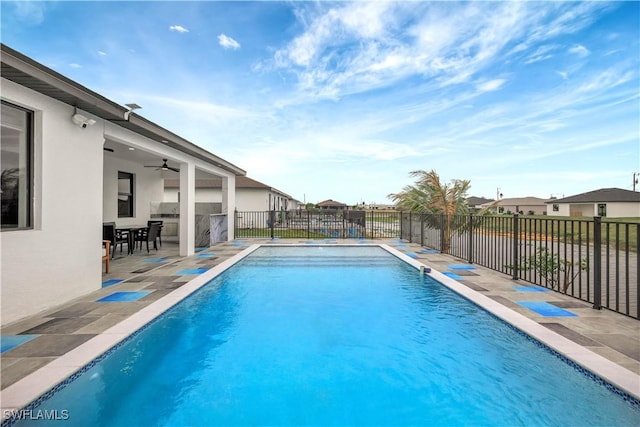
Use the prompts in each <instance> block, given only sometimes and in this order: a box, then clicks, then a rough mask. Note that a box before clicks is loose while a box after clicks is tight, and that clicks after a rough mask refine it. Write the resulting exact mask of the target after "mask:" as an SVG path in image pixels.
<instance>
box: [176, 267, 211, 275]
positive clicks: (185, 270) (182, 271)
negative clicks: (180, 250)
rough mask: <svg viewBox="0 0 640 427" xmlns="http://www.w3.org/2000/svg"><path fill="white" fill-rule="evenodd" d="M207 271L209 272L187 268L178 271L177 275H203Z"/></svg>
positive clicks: (204, 269) (205, 269) (202, 269)
mask: <svg viewBox="0 0 640 427" xmlns="http://www.w3.org/2000/svg"><path fill="white" fill-rule="evenodd" d="M207 270H209V269H208V268H185V269H183V270H180V271H178V272H177V273H176V274H177V275H180V276H182V275H185V274H202V273H206V272H207Z"/></svg>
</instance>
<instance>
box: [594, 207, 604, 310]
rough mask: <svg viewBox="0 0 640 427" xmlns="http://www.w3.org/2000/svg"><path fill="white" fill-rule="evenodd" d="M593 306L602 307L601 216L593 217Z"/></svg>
mask: <svg viewBox="0 0 640 427" xmlns="http://www.w3.org/2000/svg"><path fill="white" fill-rule="evenodd" d="M593 308H594V309H595V310H600V309H601V308H602V217H600V216H594V217H593Z"/></svg>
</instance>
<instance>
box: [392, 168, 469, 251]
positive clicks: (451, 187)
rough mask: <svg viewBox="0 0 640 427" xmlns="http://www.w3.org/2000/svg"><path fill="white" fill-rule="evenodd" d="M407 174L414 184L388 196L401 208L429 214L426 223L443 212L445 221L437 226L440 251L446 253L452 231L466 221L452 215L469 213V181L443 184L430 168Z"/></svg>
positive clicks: (436, 218) (437, 218) (436, 219)
mask: <svg viewBox="0 0 640 427" xmlns="http://www.w3.org/2000/svg"><path fill="white" fill-rule="evenodd" d="M409 176H411V177H413V178H416V182H415V184H414V185H407V186H405V187H404V188H403V189H402V191H401V192H399V193H391V194H389V195H388V197H389V198H390V199H391V200H393V201H394V202H395V204H396V207H397V208H398V209H400V210H402V211H409V212H412V213H420V214H423V213H427V214H432V215H428V216H427V218H428V220H430V222H435V223H438V222H440V218H439V216H440V214H442V215H444V218H445V221H444V223H443V224H442V225H441V226H442V227H443V228H444V233H443V242H442V250H443V252H448V251H449V247H450V242H451V237H452V235H453V232H454V231H455V230H456V229H458V228H460V227H461V226H464V225H465V224H466V222H465V221H456V222H455V223H454V222H453V221H454V217H455V215H465V214H467V213H468V212H469V207H468V205H467V191H469V188H470V187H471V182H470V181H468V180H460V179H454V180H452V181H451V182H450V183H449V184H443V183H442V182H440V176H439V175H438V174H437V173H436V171H434V170H431V171H429V172H426V171H423V170H417V171H413V172H411V173H410V174H409ZM434 225H435V224H434Z"/></svg>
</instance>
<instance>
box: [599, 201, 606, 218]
mask: <svg viewBox="0 0 640 427" xmlns="http://www.w3.org/2000/svg"><path fill="white" fill-rule="evenodd" d="M598 216H607V204H606V203H598Z"/></svg>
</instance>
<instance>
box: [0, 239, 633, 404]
mask: <svg viewBox="0 0 640 427" xmlns="http://www.w3.org/2000/svg"><path fill="white" fill-rule="evenodd" d="M365 242H366V243H375V244H385V245H388V246H389V247H390V248H392V249H393V250H395V251H397V252H398V253H400V254H402V255H401V256H404V257H406V260H407V261H408V262H411V263H412V264H413V265H415V266H417V267H418V266H420V265H425V266H427V267H431V268H432V269H433V270H434V272H433V275H434V277H435V278H436V279H437V280H440V281H441V282H443V283H445V282H446V283H445V284H447V285H449V286H451V287H454V288H455V287H457V288H458V289H457V291H458V292H460V293H463V295H467V294H468V295H469V296H467V297H468V298H470V299H471V298H477V299H478V301H480V300H482V303H483V304H488V305H490V306H492V307H493V308H494V309H495V310H497V312H498V314H497V315H500V314H499V313H500V312H504V313H507V315H509V314H510V313H513V312H516V313H519V314H520V315H521V316H516V321H517V322H521V323H523V324H525V325H524V326H526V327H529V328H533V333H534V336H536V337H538V338H539V339H542V340H544V339H545V336H551V338H552V339H555V340H556V341H558V339H559V338H558V337H560V345H561V346H563V345H566V346H567V347H566V348H567V349H568V350H566V351H565V353H569V354H567V356H570V357H572V356H574V354H573V353H574V352H579V353H581V354H582V356H581V357H584V356H585V355H586V356H587V358H588V359H589V360H588V361H587V362H586V364H590V363H591V364H592V365H591V366H589V368H590V369H591V370H593V371H596V372H597V373H599V374H600V375H601V376H603V377H605V378H614V380H615V379H616V378H620V377H626V379H622V380H621V381H626V384H623V386H624V387H623V388H624V389H625V390H627V391H628V392H631V393H634V394H636V396H638V395H640V380H639V378H640V377H639V376H638V375H639V374H640V321H638V320H635V319H632V318H629V317H626V316H623V315H620V314H617V313H614V312H610V311H607V310H593V309H592V308H591V305H590V304H588V303H586V302H582V301H578V300H576V299H574V298H571V297H567V296H565V295H562V294H559V293H556V292H552V291H548V292H547V291H545V290H544V289H542V288H538V287H535V286H534V285H531V284H528V283H526V282H523V281H513V280H512V279H511V278H510V277H509V276H506V275H504V274H501V273H498V272H495V271H492V270H489V269H486V268H483V267H479V266H475V265H468V264H466V263H465V262H464V261H462V260H459V259H457V258H454V257H452V256H449V255H443V254H440V253H437V252H435V251H429V250H426V249H424V248H421V247H420V246H418V245H416V244H411V243H407V242H401V241H398V240H376V241H365ZM274 243H275V244H278V245H289V244H296V245H306V244H308V243H309V241H308V240H297V239H287V240H284V239H282V240H276V241H273V242H272V241H270V240H269V239H252V240H245V241H236V242H227V243H223V244H218V245H215V246H213V247H211V248H207V249H205V250H203V251H201V252H198V253H196V254H195V255H193V256H191V257H178V256H176V255H175V254H176V249H175V246H174V247H173V252H172V249H171V245H166V244H165V249H161V250H160V251H158V252H157V253H155V252H152V253H151V254H150V255H146V253H143V254H142V255H138V256H129V257H122V258H121V259H118V260H116V262H113V263H112V272H111V273H110V274H108V275H105V276H104V277H103V280H104V283H105V287H103V288H102V289H100V290H98V291H95V292H93V293H91V294H89V295H86V296H84V297H82V298H79V299H76V300H74V301H71V302H69V303H67V304H64V305H62V306H59V307H55V308H52V309H50V310H47V311H46V312H42V313H40V314H38V315H36V316H32V317H29V318H27V319H23V320H21V321H19V322H16V323H13V324H10V325H6V326H3V327H2V336H3V342H2V347H3V351H2V354H1V355H0V364H1V388H2V391H1V392H0V398H1V399H0V401H1V402H2V408H3V410H6V409H18V408H21V407H24V406H25V405H26V404H28V403H29V402H31V401H32V400H33V399H35V398H37V397H38V396H39V395H41V394H42V393H43V392H46V391H47V390H49V389H50V388H52V387H53V386H55V385H56V384H58V383H59V382H61V381H63V380H64V379H65V378H67V377H68V376H69V375H71V374H73V373H74V372H75V371H77V370H78V369H80V368H81V367H82V366H84V365H85V364H87V363H88V362H89V361H91V360H92V359H93V358H95V357H96V356H97V355H99V354H101V353H102V352H104V351H106V350H108V349H109V348H111V347H112V346H113V345H115V344H117V343H118V342H120V341H121V340H123V339H125V338H126V337H127V336H128V335H129V334H130V333H132V332H133V331H135V330H136V329H137V328H139V327H141V326H143V325H144V324H146V323H147V322H148V321H149V320H150V319H151V318H152V317H154V316H156V315H158V314H160V313H162V312H163V311H164V310H166V309H167V308H169V307H170V306H171V305H173V304H175V303H176V302H177V301H179V299H180V298H182V297H184V296H186V295H187V294H188V293H189V292H191V291H193V290H195V289H197V288H198V287H199V286H202V285H204V284H205V283H206V282H207V281H209V280H210V279H211V277H213V276H215V275H217V274H219V272H220V271H222V270H223V269H224V268H226V267H227V266H228V265H230V264H232V263H233V262H235V259H237V257H238V256H239V255H238V254H239V253H240V252H242V251H244V250H246V249H247V248H249V247H250V245H253V244H274ZM312 243H317V244H323V245H337V244H361V243H363V242H361V241H354V240H339V239H332V240H330V241H322V240H318V241H315V242H312ZM116 293H117V294H119V295H115V296H114V295H113V294H116ZM105 297H108V298H107V299H106V301H103V302H99V301H98V300H100V299H104V298H105ZM523 302H526V303H529V304H523ZM545 304H547V305H545ZM548 305H550V306H552V307H553V308H555V309H560V311H555V310H552V311H545V310H537V311H535V310H533V309H531V308H527V307H533V308H536V307H543V308H545V307H546V308H548ZM563 312H568V313H571V314H572V316H568V315H561V314H562V313H563ZM501 317H502V316H501ZM518 326H519V325H518ZM7 337H8V338H7ZM583 350H585V351H583ZM561 352H562V350H561ZM583 366H584V364H583ZM598 369H601V372H598ZM613 371H615V372H613ZM612 375H613V376H612ZM634 391H635V392H634ZM6 413H7V412H3V414H6Z"/></svg>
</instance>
